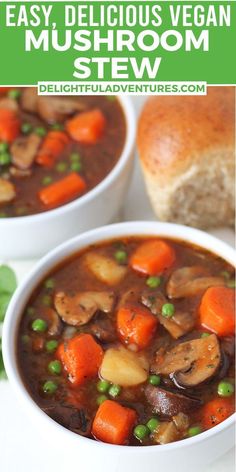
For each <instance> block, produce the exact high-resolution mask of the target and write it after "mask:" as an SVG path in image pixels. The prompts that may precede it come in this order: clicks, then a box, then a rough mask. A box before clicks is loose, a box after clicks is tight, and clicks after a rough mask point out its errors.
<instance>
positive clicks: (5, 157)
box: [0, 152, 11, 166]
mask: <svg viewBox="0 0 236 472" xmlns="http://www.w3.org/2000/svg"><path fill="white" fill-rule="evenodd" d="M10 163H11V156H10V154H9V153H8V152H2V153H1V154H0V166H7V165H9V164H10Z"/></svg>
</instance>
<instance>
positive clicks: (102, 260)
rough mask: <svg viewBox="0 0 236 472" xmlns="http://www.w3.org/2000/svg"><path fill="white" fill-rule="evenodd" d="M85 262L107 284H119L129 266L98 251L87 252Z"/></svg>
mask: <svg viewBox="0 0 236 472" xmlns="http://www.w3.org/2000/svg"><path fill="white" fill-rule="evenodd" d="M85 264H86V266H87V268H88V269H89V270H90V271H91V272H93V274H94V275H95V276H96V277H97V278H98V279H99V280H100V281H101V282H104V283H106V284H107V285H116V284H118V283H119V282H120V281H121V280H122V279H123V278H124V276H125V274H126V272H127V267H124V266H121V265H119V264H117V262H116V261H114V260H113V259H111V258H110V257H107V256H103V255H101V254H98V253H97V252H89V253H87V254H86V256H85Z"/></svg>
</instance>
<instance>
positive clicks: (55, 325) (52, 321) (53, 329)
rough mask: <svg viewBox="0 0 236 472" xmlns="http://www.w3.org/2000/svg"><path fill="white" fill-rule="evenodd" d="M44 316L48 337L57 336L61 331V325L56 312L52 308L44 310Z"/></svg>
mask: <svg viewBox="0 0 236 472" xmlns="http://www.w3.org/2000/svg"><path fill="white" fill-rule="evenodd" d="M44 316H45V318H46V320H47V322H48V334H49V336H58V335H59V334H60V333H61V330H62V323H61V320H60V318H59V316H58V314H57V312H56V311H55V310H53V309H52V308H46V309H45V311H44Z"/></svg>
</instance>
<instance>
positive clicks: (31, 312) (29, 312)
mask: <svg viewBox="0 0 236 472" xmlns="http://www.w3.org/2000/svg"><path fill="white" fill-rule="evenodd" d="M34 314H35V309H34V307H33V306H28V307H27V308H26V315H28V316H33V315H34Z"/></svg>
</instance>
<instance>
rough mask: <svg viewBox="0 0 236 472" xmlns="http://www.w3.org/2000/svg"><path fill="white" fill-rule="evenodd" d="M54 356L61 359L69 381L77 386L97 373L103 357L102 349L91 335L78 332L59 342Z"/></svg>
mask: <svg viewBox="0 0 236 472" xmlns="http://www.w3.org/2000/svg"><path fill="white" fill-rule="evenodd" d="M56 357H57V358H58V359H59V360H60V361H61V363H62V365H63V367H64V369H65V371H66V372H67V374H68V378H69V380H70V382H71V383H72V384H73V385H74V386H77V385H81V384H82V383H83V382H84V381H85V380H86V379H88V378H91V377H94V376H96V375H97V373H98V369H99V367H100V365H101V363H102V359H103V350H102V348H101V346H99V344H97V343H96V341H95V340H94V339H93V336H91V335H90V334H79V335H78V336H75V337H74V338H72V339H70V340H69V341H65V342H64V343H62V344H60V346H59V347H58V349H57V352H56Z"/></svg>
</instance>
